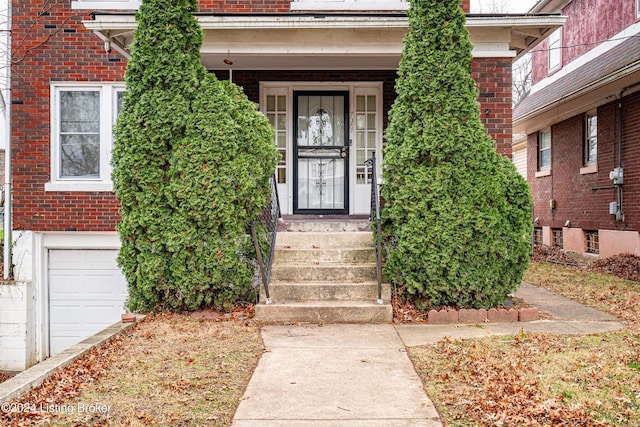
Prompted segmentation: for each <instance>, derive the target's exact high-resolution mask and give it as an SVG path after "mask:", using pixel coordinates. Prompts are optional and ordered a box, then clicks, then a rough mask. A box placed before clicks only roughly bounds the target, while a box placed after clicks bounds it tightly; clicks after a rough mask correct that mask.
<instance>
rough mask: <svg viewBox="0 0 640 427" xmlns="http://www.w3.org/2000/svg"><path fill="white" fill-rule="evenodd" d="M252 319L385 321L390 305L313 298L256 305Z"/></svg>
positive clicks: (280, 320)
mask: <svg viewBox="0 0 640 427" xmlns="http://www.w3.org/2000/svg"><path fill="white" fill-rule="evenodd" d="M255 310H256V311H255V318H256V319H257V320H259V321H262V322H267V323H387V322H391V321H392V320H393V310H392V308H391V304H377V303H376V302H375V301H314V302H295V303H286V304H279V303H274V304H263V303H261V304H257V305H256V306H255Z"/></svg>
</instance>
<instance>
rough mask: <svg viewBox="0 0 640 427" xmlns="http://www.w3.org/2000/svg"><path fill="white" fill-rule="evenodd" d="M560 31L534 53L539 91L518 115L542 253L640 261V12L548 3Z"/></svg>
mask: <svg viewBox="0 0 640 427" xmlns="http://www.w3.org/2000/svg"><path fill="white" fill-rule="evenodd" d="M531 12H533V13H561V14H562V15H563V16H566V17H567V21H566V24H565V25H564V26H563V27H562V29H560V30H557V31H556V32H554V33H553V34H552V35H550V36H549V37H548V38H547V40H546V41H544V42H543V43H542V44H540V45H539V46H538V47H536V48H535V49H533V50H532V55H533V56H532V64H533V67H532V77H533V82H532V83H533V87H532V90H531V93H530V95H529V96H528V97H527V98H525V99H524V100H523V101H522V102H521V103H520V104H518V105H517V106H516V108H515V109H514V118H513V121H514V131H518V132H524V133H526V134H527V135H528V137H527V143H526V147H527V148H526V152H527V169H528V172H527V175H528V181H529V183H530V185H531V188H532V192H533V197H534V203H535V212H534V218H535V236H536V239H537V241H538V243H544V244H546V245H556V246H559V247H562V248H564V249H565V250H569V251H574V252H578V253H591V254H599V256H601V257H607V256H611V255H614V254H618V253H633V254H636V255H639V254H640V235H639V234H638V231H639V227H640V102H639V101H640V59H639V58H640V38H639V35H640V22H639V21H640V2H638V1H637V0H620V1H615V2H610V1H606V0H595V1H587V0H573V1H560V0H545V1H541V2H538V4H537V5H536V6H535V7H534V8H533V9H532V11H531Z"/></svg>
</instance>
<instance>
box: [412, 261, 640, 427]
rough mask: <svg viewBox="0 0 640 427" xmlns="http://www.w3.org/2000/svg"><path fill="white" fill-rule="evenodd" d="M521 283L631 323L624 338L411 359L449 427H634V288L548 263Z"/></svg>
mask: <svg viewBox="0 0 640 427" xmlns="http://www.w3.org/2000/svg"><path fill="white" fill-rule="evenodd" d="M525 280H526V281H528V282H530V283H533V284H536V285H539V286H544V287H547V288H549V289H551V290H553V291H555V292H558V293H560V294H563V295H565V296H568V297H571V298H574V299H576V300H579V301H580V302H582V303H584V304H587V305H590V306H593V307H595V308H599V309H602V310H605V311H608V312H610V313H611V314H613V315H615V316H618V317H619V318H621V319H625V320H626V321H627V324H628V326H629V329H628V330H625V331H620V332H613V333H603V334H593V335H586V336H563V335H553V334H525V333H520V334H517V335H515V336H504V337H488V338H482V339H468V340H455V341H451V340H445V341H442V342H440V343H438V344H435V345H431V346H422V347H414V348H410V349H409V354H410V357H411V359H412V360H413V362H414V365H415V367H416V371H417V372H418V374H419V375H420V377H421V379H422V381H423V383H424V385H425V389H426V390H427V393H428V394H429V396H430V397H431V398H432V400H433V401H434V403H435V404H436V407H437V408H438V410H439V412H440V414H441V416H442V418H443V420H444V421H445V423H446V424H448V425H450V426H465V427H468V426H550V425H563V426H564V425H567V426H632V425H635V426H638V425H640V368H639V367H640V334H639V333H638V328H637V325H638V321H637V320H636V317H637V313H638V312H639V311H638V306H637V304H638V301H639V298H638V296H639V295H638V289H639V288H640V286H639V284H638V283H637V282H629V281H625V280H622V279H618V278H615V277H612V276H609V275H603V274H597V273H587V272H585V271H582V270H580V269H576V268H570V267H564V266H560V265H551V264H532V265H531V268H530V270H529V272H528V273H527V276H526V277H525Z"/></svg>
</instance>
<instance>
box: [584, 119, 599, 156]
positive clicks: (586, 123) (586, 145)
mask: <svg viewBox="0 0 640 427" xmlns="http://www.w3.org/2000/svg"><path fill="white" fill-rule="evenodd" d="M591 118H595V119H596V133H595V135H591V134H590V133H589V132H590V129H589V121H590V119H591ZM597 120H598V114H597V113H596V112H595V111H590V112H588V113H586V114H585V115H584V140H583V147H584V148H583V150H584V154H583V164H584V166H591V165H595V164H597V163H598V122H597ZM591 139H594V140H595V146H596V158H595V159H593V160H589V145H590V143H589V142H590V140H591Z"/></svg>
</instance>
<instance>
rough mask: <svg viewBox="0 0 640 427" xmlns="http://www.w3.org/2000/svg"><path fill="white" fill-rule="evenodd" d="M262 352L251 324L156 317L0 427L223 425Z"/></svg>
mask: <svg viewBox="0 0 640 427" xmlns="http://www.w3.org/2000/svg"><path fill="white" fill-rule="evenodd" d="M263 351H264V347H263V343H262V340H261V339H260V334H259V328H258V327H257V326H253V325H251V324H250V323H248V322H241V321H224V322H215V321H211V320H202V319H194V318H191V317H188V316H183V315H158V316H153V317H150V318H148V319H146V320H145V321H143V322H141V323H140V324H138V325H137V326H136V327H134V328H133V329H132V330H131V331H129V332H126V333H124V334H122V335H120V336H119V337H116V339H115V340H114V341H113V342H112V343H110V344H109V345H107V346H105V348H103V349H98V350H96V351H94V352H91V353H89V354H88V355H87V356H85V357H83V358H81V359H80V360H78V361H77V362H75V363H74V364H73V365H71V366H70V367H69V368H67V369H65V370H63V371H61V372H59V373H58V374H56V375H55V376H54V377H52V378H51V379H50V380H49V381H48V382H47V383H45V384H44V385H43V387H41V388H39V389H36V390H34V391H33V392H31V393H30V394H28V395H26V396H24V397H23V398H22V399H21V402H22V403H24V404H27V405H32V406H33V405H35V409H36V410H35V411H34V412H33V413H31V412H26V413H25V412H23V413H15V414H7V413H1V412H0V425H3V426H4V425H15V426H18V425H41V424H42V425H54V426H84V425H91V426H145V425H166V426H227V425H230V424H231V419H232V417H233V414H234V412H235V410H236V408H237V406H238V404H239V402H240V399H241V397H242V394H243V393H244V390H245V388H246V385H247V384H248V382H249V379H250V377H251V375H252V373H253V370H254V369H255V367H256V365H257V362H258V359H259V358H260V356H261V355H262V353H263ZM56 405H58V406H56ZM91 405H94V406H91ZM40 408H44V411H43V410H41V409H40ZM106 408H108V409H107V410H105V409H106ZM47 410H49V411H51V412H47ZM83 410H84V412H82V411H83Z"/></svg>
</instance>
